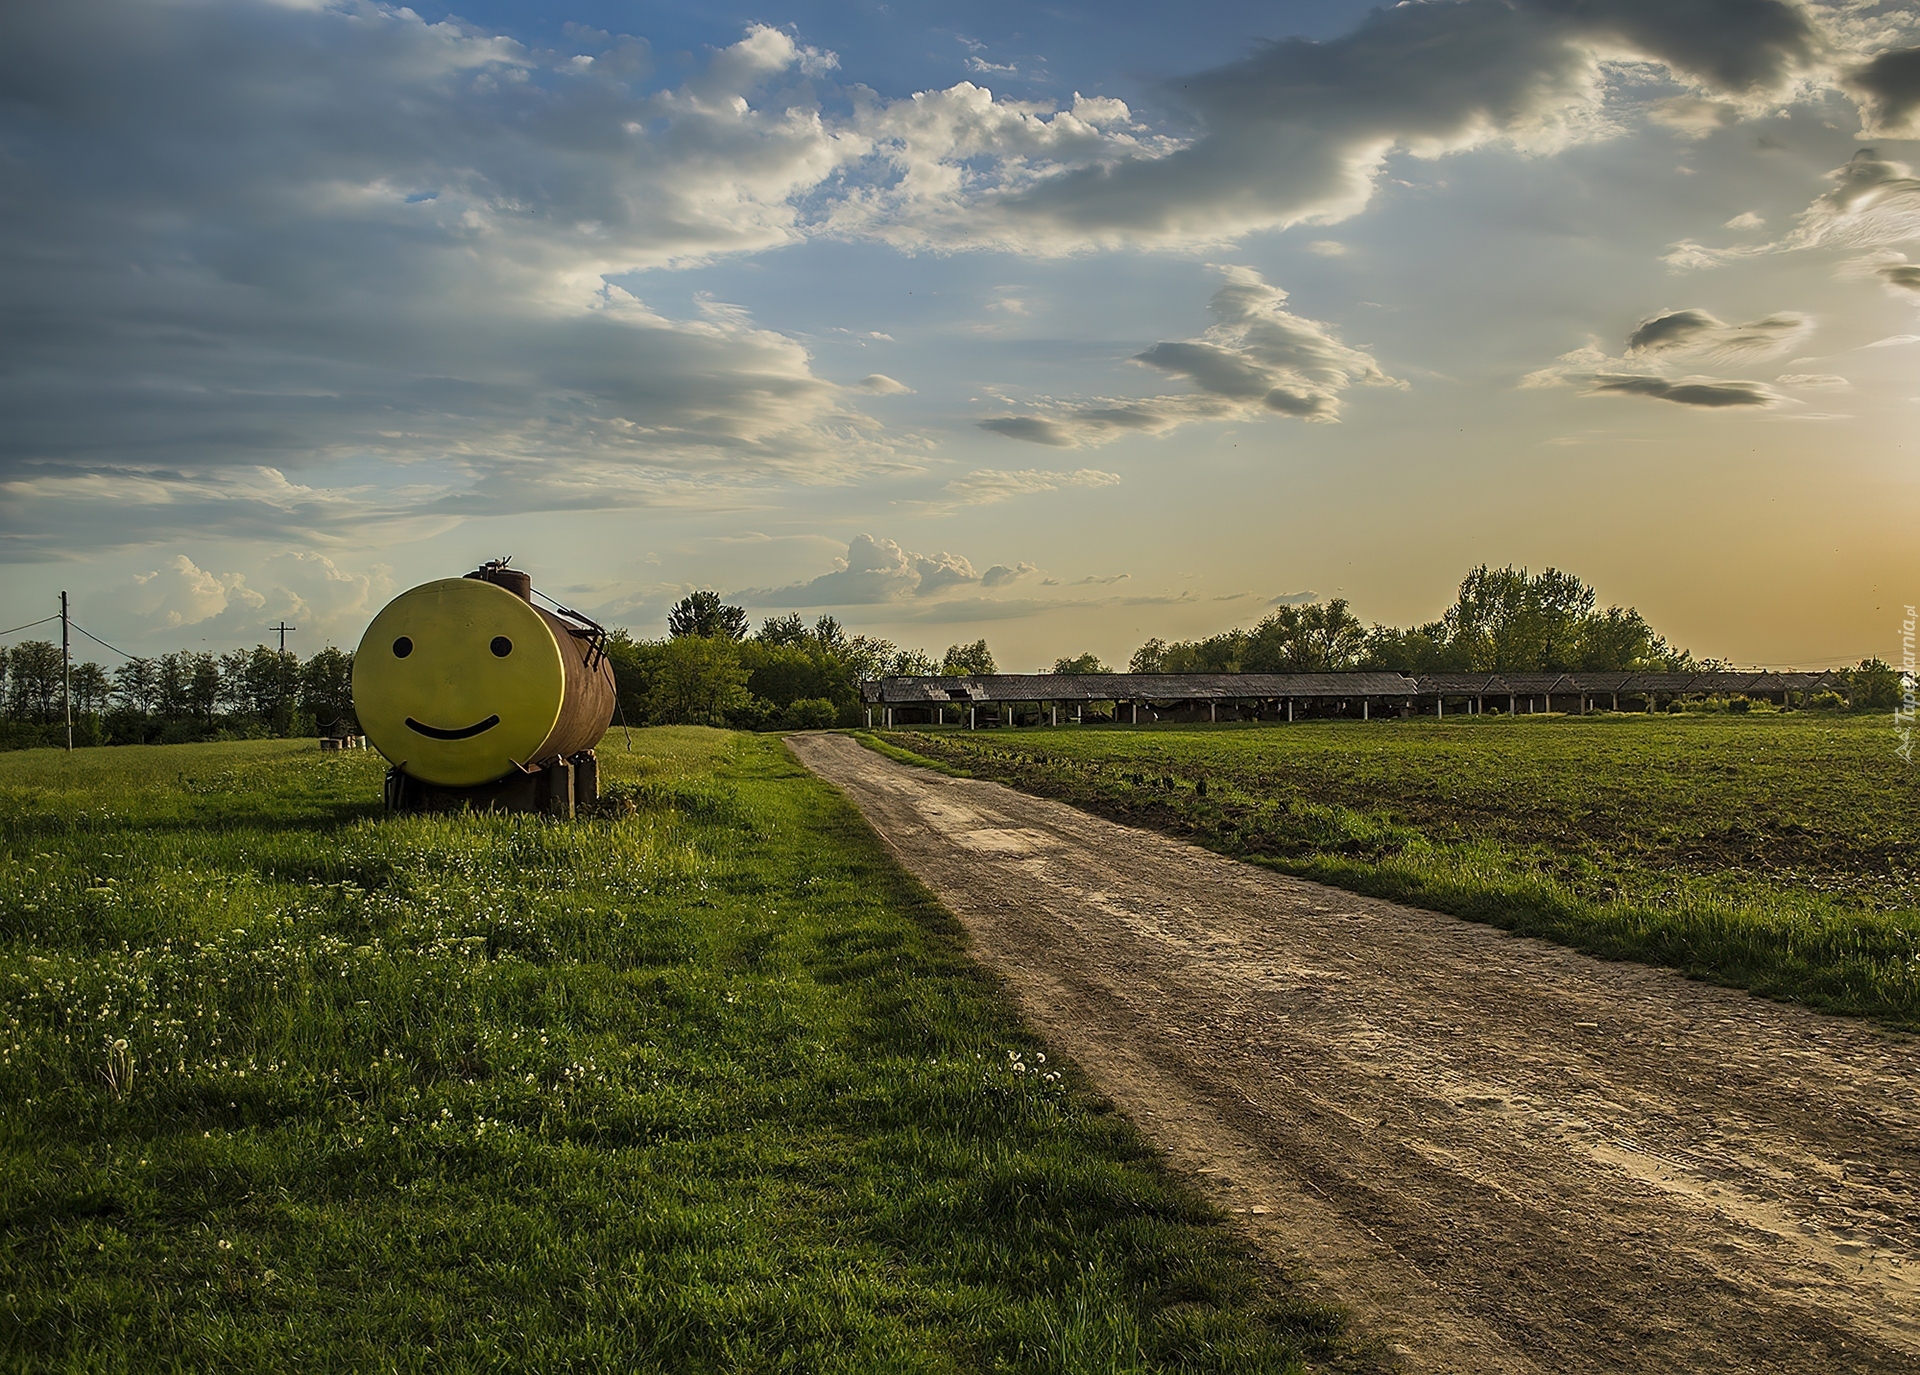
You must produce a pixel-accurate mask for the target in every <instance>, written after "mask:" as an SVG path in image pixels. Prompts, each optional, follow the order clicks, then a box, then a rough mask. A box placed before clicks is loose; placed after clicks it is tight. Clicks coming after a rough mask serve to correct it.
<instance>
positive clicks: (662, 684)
mask: <svg viewBox="0 0 1920 1375" xmlns="http://www.w3.org/2000/svg"><path fill="white" fill-rule="evenodd" d="M751 700H752V697H751V694H750V693H748V691H747V671H746V670H745V669H744V668H742V667H741V666H740V652H739V650H738V649H736V648H735V646H734V641H733V640H732V638H731V637H728V638H720V637H716V636H706V635H691V634H689V635H681V636H679V637H677V638H675V639H671V640H668V641H667V642H666V644H664V645H662V646H661V647H660V652H659V655H658V657H657V658H656V660H655V662H654V665H653V683H652V685H651V687H650V689H649V691H648V693H647V719H648V720H650V721H655V722H659V723H661V724H663V725H698V726H723V725H725V724H726V722H727V713H728V712H731V711H736V710H739V709H740V708H742V707H744V706H746V705H747V704H748V702H749V701H751Z"/></svg>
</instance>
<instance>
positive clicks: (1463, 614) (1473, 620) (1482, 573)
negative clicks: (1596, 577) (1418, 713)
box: [1444, 564, 1594, 673]
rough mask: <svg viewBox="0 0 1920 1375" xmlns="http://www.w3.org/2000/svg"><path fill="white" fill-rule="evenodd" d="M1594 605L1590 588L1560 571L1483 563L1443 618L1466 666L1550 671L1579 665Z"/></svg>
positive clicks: (1458, 653)
mask: <svg viewBox="0 0 1920 1375" xmlns="http://www.w3.org/2000/svg"><path fill="white" fill-rule="evenodd" d="M1593 601H1594V595H1593V589H1592V588H1591V587H1588V586H1587V585H1586V584H1585V583H1584V582H1582V581H1581V580H1580V579H1579V578H1577V577H1575V576H1574V575H1573V574H1571V573H1562V572H1561V571H1560V570H1559V569H1557V568H1549V569H1547V571H1546V572H1544V573H1541V574H1538V575H1537V576H1536V575H1533V574H1530V573H1528V571H1527V570H1526V569H1524V568H1515V567H1512V566H1508V567H1506V568H1497V569H1490V568H1488V567H1487V566H1486V565H1485V564H1481V565H1480V566H1479V567H1478V568H1475V569H1474V570H1472V571H1471V572H1469V573H1468V574H1467V576H1466V577H1465V578H1463V579H1462V580H1461V582H1460V594H1459V597H1458V599H1457V600H1456V601H1455V602H1454V604H1453V606H1452V607H1451V608H1449V610H1448V611H1447V614H1446V616H1445V617H1444V620H1445V623H1446V626H1447V632H1448V636H1449V638H1450V640H1451V641H1452V643H1453V645H1454V646H1455V648H1456V651H1457V652H1456V655H1455V657H1456V658H1457V659H1463V660H1464V661H1465V662H1464V663H1463V664H1462V665H1461V667H1463V668H1468V669H1481V670H1485V671H1489V672H1494V673H1499V672H1503V671H1510V672H1521V673H1524V672H1547V671H1552V670H1557V669H1569V668H1572V667H1574V658H1575V647H1576V645H1577V642H1578V640H1579V627H1580V625H1581V623H1582V622H1583V621H1585V620H1586V618H1587V617H1588V616H1590V615H1591V614H1592V612H1593Z"/></svg>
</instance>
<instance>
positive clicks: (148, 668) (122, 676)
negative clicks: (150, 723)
mask: <svg viewBox="0 0 1920 1375" xmlns="http://www.w3.org/2000/svg"><path fill="white" fill-rule="evenodd" d="M113 691H114V695H115V696H117V697H118V698H119V699H120V702H121V704H122V705H123V706H125V707H126V708H127V709H128V710H129V711H135V712H138V713H139V714H140V715H142V716H149V715H151V714H152V713H153V709H154V707H155V706H157V705H158V704H159V700H160V666H159V665H158V664H156V663H155V662H154V661H153V660H151V659H129V660H127V661H126V662H125V663H124V664H122V665H120V667H118V668H116V669H115V670H114V671H113Z"/></svg>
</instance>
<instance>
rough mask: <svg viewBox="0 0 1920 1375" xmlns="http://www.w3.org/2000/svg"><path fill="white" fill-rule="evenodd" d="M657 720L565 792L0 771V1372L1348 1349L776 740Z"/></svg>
mask: <svg viewBox="0 0 1920 1375" xmlns="http://www.w3.org/2000/svg"><path fill="white" fill-rule="evenodd" d="M635 739H636V742H637V743H638V744H639V747H640V753H639V754H637V755H633V756H629V755H626V754H624V753H621V752H619V750H618V749H617V747H616V748H615V749H611V750H609V751H608V754H607V759H606V765H607V767H608V772H609V781H610V782H611V783H612V784H614V785H615V786H614V788H613V791H614V792H615V794H616V796H617V798H618V800H619V801H620V803H621V805H620V806H619V808H618V809H617V810H618V813H619V814H618V815H616V816H612V817H607V818H600V819H594V820H583V821H578V822H572V823H554V822H548V821H543V820H538V819H533V818H524V817H522V818H504V817H477V818H476V817H439V818H431V817H411V818H405V819H388V818H386V817H384V816H382V815H381V814H380V813H379V811H378V798H379V793H380V788H379V784H380V761H378V760H376V759H371V758H368V757H365V756H358V755H352V754H346V755H321V754H320V753H318V751H316V750H314V749H313V748H312V745H311V743H310V742H309V743H298V742H252V743H244V744H229V745H186V746H172V747H150V748H140V747H126V748H119V749H113V750H94V751H83V752H80V753H78V754H76V755H73V756H71V757H69V756H64V755H60V754H55V753H51V752H47V751H35V752H30V753H24V754H15V755H11V756H8V757H6V758H4V759H0V838H3V840H4V854H3V855H0V1365H4V1366H6V1367H7V1368H13V1369H31V1370H102V1371H107V1370H143V1371H144V1370H193V1371H205V1370H222V1369H224V1370H247V1371H253V1370H271V1369H299V1370H303V1371H308V1370H342V1371H349V1370H350V1371H372V1370H424V1369H436V1370H453V1369H459V1370H469V1369H471V1370H529V1369H546V1370H559V1369H567V1370H583V1371H584V1370H607V1371H616V1370H617V1371H630V1370H639V1371H673V1372H681V1371H701V1370H726V1371H771V1370H793V1371H850V1372H851V1371H861V1372H865V1371H892V1370H900V1371H957V1370H1026V1371H1063V1372H1064V1371H1075V1372H1078V1371H1144V1370H1159V1369H1165V1370H1192V1371H1221V1372H1227V1371H1273V1370H1293V1369H1298V1368H1300V1364H1301V1361H1302V1359H1303V1358H1307V1359H1313V1360H1316V1361H1330V1362H1334V1363H1336V1364H1340V1363H1345V1362H1347V1361H1349V1360H1350V1359H1358V1358H1357V1357H1351V1356H1350V1354H1345V1347H1344V1345H1343V1344H1344V1343H1345V1341H1346V1339H1345V1338H1343V1337H1342V1336H1341V1335H1340V1324H1339V1320H1338V1317H1337V1315H1335V1314H1333V1313H1331V1312H1328V1311H1326V1310H1324V1309H1320V1308H1316V1307H1314V1306H1312V1305H1309V1304H1306V1303H1304V1302H1302V1301H1301V1300H1300V1299H1299V1298H1298V1296H1297V1293H1296V1292H1295V1291H1294V1290H1293V1289H1292V1288H1290V1287H1289V1283H1288V1282H1287V1281H1286V1279H1285V1278H1284V1277H1282V1276H1280V1275H1277V1274H1276V1273H1275V1272H1273V1271H1271V1270H1269V1269H1262V1268H1261V1267H1260V1266H1258V1265H1257V1264H1256V1263H1255V1262H1254V1261H1253V1260H1252V1259H1251V1258H1250V1256H1249V1254H1248V1253H1247V1252H1246V1250H1245V1249H1244V1248H1243V1244H1242V1243H1241V1242H1240V1241H1239V1240H1237V1239H1236V1237H1235V1234H1233V1233H1232V1232H1231V1231H1229V1230H1228V1229H1227V1227H1226V1226H1225V1224H1224V1223H1223V1221H1222V1219H1221V1218H1220V1217H1219V1216H1218V1215H1217V1214H1216V1213H1215V1212H1213V1211H1212V1210H1211V1209H1210V1208H1209V1207H1208V1206H1207V1205H1206V1204H1205V1203H1204V1202H1203V1201H1202V1200H1201V1199H1200V1198H1199V1197H1198V1196H1197V1195H1196V1194H1194V1193H1192V1192H1191V1191H1189V1190H1188V1189H1187V1188H1186V1187H1184V1186H1183V1185H1182V1184H1180V1183H1179V1182H1178V1181H1176V1180H1175V1179H1173V1178H1172V1177H1170V1175H1169V1174H1168V1173H1167V1172H1166V1171H1165V1170H1164V1169H1163V1168H1162V1167H1161V1166H1160V1164H1159V1163H1158V1162H1157V1160H1156V1158H1155V1157H1154V1156H1152V1155H1151V1153H1150V1152H1149V1151H1148V1150H1147V1149H1146V1148H1145V1146H1144V1145H1143V1144H1142V1142H1141V1140H1140V1139H1139V1138H1138V1137H1137V1135H1136V1134H1135V1133H1134V1131H1133V1130H1132V1129H1131V1128H1130V1126H1129V1125H1128V1124H1127V1123H1126V1121H1125V1120H1124V1119H1123V1118H1121V1117H1120V1116H1119V1115H1118V1114H1116V1113H1115V1112H1113V1111H1112V1110H1111V1109H1110V1108H1109V1107H1108V1106H1107V1105H1105V1104H1104V1103H1102V1102H1101V1101H1100V1100H1099V1099H1098V1098H1097V1097H1096V1096H1094V1095H1093V1094H1091V1093H1090V1092H1089V1091H1088V1090H1087V1089H1086V1087H1085V1086H1084V1085H1082V1084H1081V1083H1079V1082H1078V1081H1077V1079H1076V1077H1075V1075H1074V1073H1073V1072H1071V1071H1070V1070H1066V1069H1065V1067H1063V1066H1061V1065H1059V1064H1058V1063H1057V1062H1049V1061H1047V1060H1046V1059H1044V1051H1043V1049H1042V1047H1041V1046H1040V1045H1039V1044H1037V1043H1036V1042H1035V1040H1034V1039H1033V1038H1032V1037H1031V1036H1030V1035H1029V1034H1028V1033H1027V1032H1025V1031H1024V1030H1023V1029H1022V1027H1021V1025H1020V1024H1019V1022H1018V1020H1017V1019H1016V1017H1015V1016H1014V1014H1013V1013H1012V1011H1011V1010H1010V1007H1009V1004H1008V1002H1007V1001H1006V1000H1005V998H1004V996H1003V995H1002V993H1001V992H1000V990H999V988H998V986H997V984H996V983H995V982H994V981H993V980H992V979H990V978H989V977H988V976H986V975H985V974H984V973H983V972H982V971H981V970H980V969H979V968H978V967H977V966H976V965H974V964H973V963H972V962H971V961H970V960H969V959H968V958H967V956H966V955H965V953H964V950H963V949H962V940H961V935H960V932H959V931H958V929H957V927H956V926H955V924H954V923H953V921H952V919H951V918H950V917H949V916H948V915H946V914H945V913H944V912H943V911H942V910H941V909H939V908H938V907H937V906H936V905H935V904H934V903H933V902H932V901H931V899H930V898H929V897H928V896H927V895H926V894H925V893H924V891H922V890H920V889H919V888H917V887H916V886H915V885H913V884H912V883H911V881H910V880H908V879H907V878H905V877H904V876H903V875H902V873H901V872H900V871H899V870H898V869H897V868H896V867H895V866H894V865H893V864H892V863H891V862H890V861H889V860H888V859H887V858H886V856H885V855H884V853H883V852H882V850H881V848H880V846H879V845H878V843H877V842H876V840H875V838H874V837H873V835H872V833H871V832H870V831H868V830H867V828H866V827H865V825H864V823H862V822H861V821H860V819H859V817H858V816H857V814H856V813H854V812H853V811H852V810H851V808H850V807H849V806H848V805H847V804H846V803H845V802H844V801H843V800H842V799H841V798H840V797H839V795H838V794H837V793H834V792H833V791H832V790H830V789H828V788H827V787H825V786H824V785H823V784H821V783H819V782H817V781H816V780H814V779H812V778H811V777H810V776H808V775H806V774H805V773H804V772H803V771H801V770H800V769H798V768H797V767H796V766H795V765H794V764H793V763H792V762H791V760H790V759H789V758H788V757H787V756H786V754H785V753H784V751H783V750H782V748H781V746H780V745H779V743H778V742H777V741H775V740H771V739H767V738H764V737H763V738H754V737H749V736H730V735H726V734H723V733H720V732H712V731H701V730H690V729H689V730H660V731H646V732H635ZM1063 1070H1065V1072H1063Z"/></svg>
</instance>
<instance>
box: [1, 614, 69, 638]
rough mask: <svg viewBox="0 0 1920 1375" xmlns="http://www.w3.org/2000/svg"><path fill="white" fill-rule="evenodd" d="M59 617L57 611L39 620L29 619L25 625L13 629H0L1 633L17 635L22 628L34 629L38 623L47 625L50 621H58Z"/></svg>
mask: <svg viewBox="0 0 1920 1375" xmlns="http://www.w3.org/2000/svg"><path fill="white" fill-rule="evenodd" d="M59 619H60V613H59V612H58V611H56V612H54V613H53V614H52V615H51V616H42V617H41V618H40V619H39V620H37V621H28V622H27V623H26V624H25V625H16V626H15V627H14V628H13V629H12V630H0V635H15V634H18V633H19V632H20V631H22V630H32V629H33V628H34V627H35V626H36V625H45V624H46V623H47V622H48V621H57V620H59Z"/></svg>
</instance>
